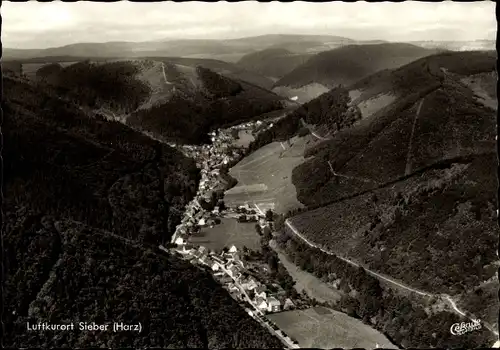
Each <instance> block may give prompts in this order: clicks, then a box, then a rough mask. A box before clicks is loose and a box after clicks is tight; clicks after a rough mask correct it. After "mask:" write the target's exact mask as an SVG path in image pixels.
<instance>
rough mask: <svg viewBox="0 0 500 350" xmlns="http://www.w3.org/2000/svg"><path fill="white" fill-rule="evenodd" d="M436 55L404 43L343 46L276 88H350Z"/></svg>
mask: <svg viewBox="0 0 500 350" xmlns="http://www.w3.org/2000/svg"><path fill="white" fill-rule="evenodd" d="M436 52H437V50H430V49H424V48H422V47H419V46H415V45H410V44H403V43H383V44H372V45H348V46H343V47H340V48H337V49H333V50H330V51H325V52H321V53H319V54H317V55H315V56H314V57H311V58H310V59H309V60H307V62H305V63H303V64H302V65H300V66H298V67H297V68H295V69H294V70H293V71H291V72H290V73H288V74H286V75H285V76H284V77H282V78H281V79H280V80H278V81H277V82H276V83H275V86H289V87H295V88H297V87H301V86H304V85H308V84H311V83H319V84H322V85H324V86H326V87H328V88H333V87H334V86H337V85H339V84H342V85H344V86H347V85H350V84H353V83H355V82H356V81H358V80H359V79H362V78H365V77H367V76H369V75H371V74H373V73H375V72H377V71H380V70H384V69H393V68H397V67H400V66H403V65H405V64H408V63H410V62H412V61H414V60H417V59H419V58H421V57H424V56H428V55H432V54H434V53H436Z"/></svg>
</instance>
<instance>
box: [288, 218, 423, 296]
mask: <svg viewBox="0 0 500 350" xmlns="http://www.w3.org/2000/svg"><path fill="white" fill-rule="evenodd" d="M285 224H286V225H287V226H288V227H289V228H290V230H292V232H293V233H294V234H295V235H296V236H297V237H299V238H300V239H301V240H302V241H304V242H305V243H306V244H307V245H308V246H310V247H313V248H316V249H319V250H321V251H322V252H323V253H325V254H328V255H333V256H336V257H337V258H339V259H340V260H342V261H344V262H346V263H348V264H349V265H351V266H354V267H361V265H359V264H358V263H356V262H354V261H352V260H349V259H346V258H344V257H341V256H339V255H337V254H335V253H332V252H329V251H327V250H325V249H323V248H321V247H319V246H318V245H316V244H314V243H311V242H310V241H309V240H308V239H307V238H305V237H304V236H303V235H302V234H301V233H300V232H299V231H298V230H297V229H296V228H295V227H294V226H293V225H292V223H291V222H290V221H288V219H287V220H286V221H285ZM363 268H364V267H363ZM364 269H365V271H366V273H367V274H369V275H372V276H374V277H377V278H379V279H382V280H384V281H386V282H389V283H391V284H393V285H395V286H397V287H399V288H401V289H406V290H408V291H410V292H413V293H417V294H419V295H422V296H428V297H431V296H433V294H429V293H426V292H423V291H420V290H418V289H415V288H411V287H409V286H406V285H404V284H402V283H399V282H397V281H395V280H393V279H392V278H389V277H386V276H383V275H381V274H379V273H376V272H373V271H370V270H367V269H366V268H364Z"/></svg>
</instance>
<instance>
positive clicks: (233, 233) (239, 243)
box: [189, 218, 261, 251]
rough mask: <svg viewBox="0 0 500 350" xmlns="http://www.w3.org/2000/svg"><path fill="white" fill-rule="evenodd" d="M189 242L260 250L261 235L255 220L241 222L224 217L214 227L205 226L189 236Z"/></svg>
mask: <svg viewBox="0 0 500 350" xmlns="http://www.w3.org/2000/svg"><path fill="white" fill-rule="evenodd" d="M189 242H190V243H192V244H194V245H202V246H205V247H207V248H208V249H213V250H220V249H222V248H224V247H228V248H229V247H231V245H233V244H234V245H235V246H236V247H237V248H239V249H241V248H243V246H246V247H247V248H249V249H252V250H258V251H260V247H261V245H260V236H259V234H258V233H257V231H256V230H255V222H244V223H239V222H237V220H236V219H230V218H223V219H222V221H221V223H220V224H219V225H215V226H214V227H213V228H210V227H204V228H202V230H201V232H200V233H198V234H194V235H192V236H190V237H189Z"/></svg>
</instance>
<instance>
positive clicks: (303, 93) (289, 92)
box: [272, 83, 330, 103]
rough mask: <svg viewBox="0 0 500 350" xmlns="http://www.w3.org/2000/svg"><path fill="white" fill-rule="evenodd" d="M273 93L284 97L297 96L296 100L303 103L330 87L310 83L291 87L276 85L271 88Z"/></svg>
mask: <svg viewBox="0 0 500 350" xmlns="http://www.w3.org/2000/svg"><path fill="white" fill-rule="evenodd" d="M272 91H273V92H274V93H276V94H278V95H281V96H284V97H288V98H291V97H294V96H297V97H298V99H297V101H296V102H298V103H305V102H309V101H310V100H312V99H315V98H316V97H318V96H319V95H321V94H324V93H325V92H328V91H330V89H329V88H328V87H326V86H324V85H322V84H318V83H312V84H308V85H304V86H301V87H300V88H291V87H288V86H277V87H275V88H273V90H272Z"/></svg>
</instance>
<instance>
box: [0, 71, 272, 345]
mask: <svg viewBox="0 0 500 350" xmlns="http://www.w3.org/2000/svg"><path fill="white" fill-rule="evenodd" d="M4 87H5V89H4V99H3V105H2V107H3V110H4V124H3V126H2V134H3V137H4V148H3V151H2V156H3V159H4V203H3V213H4V227H3V235H4V238H3V242H4V246H3V248H4V264H3V265H4V290H3V292H4V300H5V301H6V303H5V305H4V307H5V313H4V318H3V322H4V326H5V328H4V330H5V332H4V340H3V344H4V346H7V347H13V348H14V347H43V348H45V347H67V346H70V347H79V348H80V347H130V346H137V347H176V348H179V347H202V348H235V347H239V348H268V347H270V348H277V347H280V346H281V345H280V342H279V341H278V340H277V339H276V338H274V337H272V336H271V335H270V334H269V333H268V332H267V331H266V330H265V329H263V328H262V327H261V326H260V325H259V324H258V323H256V322H255V321H253V320H252V319H251V318H250V317H249V316H248V315H247V314H246V313H245V312H244V311H243V310H242V309H241V308H239V307H238V306H237V305H236V302H235V301H234V300H233V299H232V298H231V297H230V296H229V295H228V294H227V292H226V291H225V290H223V289H222V288H221V287H220V286H219V285H218V284H217V283H216V282H215V281H214V280H213V278H212V277H211V276H210V274H209V273H208V272H205V271H201V270H199V269H197V268H195V267H193V266H192V265H190V264H188V263H185V262H182V261H181V260H179V259H178V258H177V257H175V256H168V255H165V253H160V252H159V251H158V249H157V248H156V247H157V246H158V244H160V243H162V242H165V241H168V240H169V239H170V235H171V234H172V233H173V231H174V229H175V226H176V224H177V223H178V222H179V220H180V216H181V215H182V210H183V207H184V206H185V204H186V203H187V202H188V201H189V200H190V199H191V198H192V197H193V195H194V193H195V191H196V188H197V182H198V180H199V170H198V169H196V167H195V164H194V162H193V161H192V160H190V159H187V158H185V157H184V156H183V155H182V154H181V153H180V152H178V151H176V150H174V149H172V148H170V147H168V146H165V145H163V144H161V143H158V142H156V141H154V140H151V139H150V138H148V137H146V136H144V135H142V134H141V133H139V132H137V131H134V130H132V129H130V128H129V127H127V126H124V125H123V124H121V123H118V122H110V121H107V120H105V119H104V118H102V117H100V116H98V115H96V116H94V115H92V114H89V113H87V112H84V110H82V109H80V108H79V106H78V105H75V104H74V103H73V102H69V101H64V99H61V98H60V97H59V96H57V95H56V94H53V90H51V89H40V85H39V86H35V85H32V84H31V83H30V82H28V81H26V80H22V79H20V78H5V77H4ZM28 321H29V322H32V323H38V322H49V323H69V322H74V323H75V324H76V326H75V330H74V331H61V332H37V331H33V332H29V331H27V329H26V322H28ZM77 322H88V323H92V322H96V323H111V322H124V323H137V322H141V324H142V327H143V328H142V332H141V333H133V332H122V333H113V332H112V331H109V332H95V333H94V332H82V331H79V330H78V326H77Z"/></svg>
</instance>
